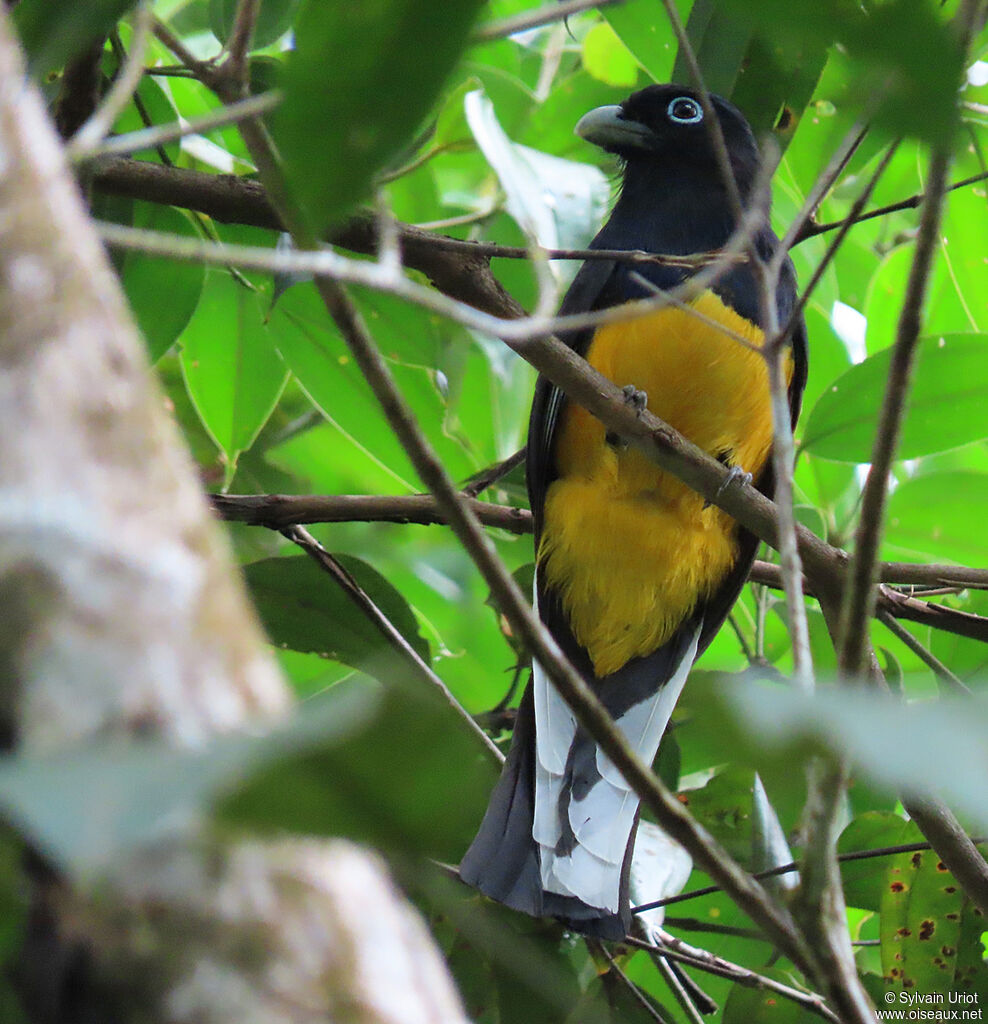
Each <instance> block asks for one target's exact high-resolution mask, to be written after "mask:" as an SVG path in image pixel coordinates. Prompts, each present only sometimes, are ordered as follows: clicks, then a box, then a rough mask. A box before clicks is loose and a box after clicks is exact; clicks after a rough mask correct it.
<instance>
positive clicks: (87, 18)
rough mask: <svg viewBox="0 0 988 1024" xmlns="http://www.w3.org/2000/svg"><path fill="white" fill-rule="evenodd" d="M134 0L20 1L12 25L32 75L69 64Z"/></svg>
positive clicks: (111, 27)
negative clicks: (15, 28) (25, 54)
mask: <svg viewBox="0 0 988 1024" xmlns="http://www.w3.org/2000/svg"><path fill="white" fill-rule="evenodd" d="M136 2H137V0H87V2H86V3H79V2H78V0H21V2H20V3H19V4H17V6H16V7H14V9H13V19H14V25H15V26H16V27H17V31H18V32H19V33H20V37H21V44H22V45H23V47H24V50H25V52H26V53H27V56H28V62H29V64H30V69H31V74H32V75H33V76H34V77H36V78H40V77H41V76H42V75H43V74H45V73H46V72H48V71H50V70H51V69H52V68H58V67H61V66H62V65H64V64H66V63H68V62H69V61H70V60H72V58H73V57H75V56H77V55H78V54H80V53H82V51H83V50H84V49H85V48H86V47H87V46H88V45H89V44H90V43H94V42H96V40H97V39H101V38H105V37H106V36H107V35H109V33H110V31H111V30H112V29H113V26H114V25H115V24H116V23H117V21H119V20H120V19H121V18H122V17H123V16H124V15H125V14H126V13H127V11H129V10H130V9H131V8H132V7H133V6H134V5H135V4H136Z"/></svg>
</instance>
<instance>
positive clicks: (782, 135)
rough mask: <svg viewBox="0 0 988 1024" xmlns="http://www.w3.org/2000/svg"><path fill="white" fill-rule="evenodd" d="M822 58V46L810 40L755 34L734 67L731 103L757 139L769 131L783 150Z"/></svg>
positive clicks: (824, 55) (815, 80)
mask: <svg viewBox="0 0 988 1024" xmlns="http://www.w3.org/2000/svg"><path fill="white" fill-rule="evenodd" d="M826 61H827V51H826V48H825V47H823V46H819V45H815V44H814V43H813V42H812V41H810V42H797V43H792V42H788V43H787V42H786V41H783V40H781V39H779V37H778V36H777V35H776V34H775V33H765V32H764V31H760V32H756V33H755V34H754V35H753V36H752V38H751V41H750V43H749V44H748V47H747V49H746V50H745V54H744V59H743V60H742V61H741V66H740V68H739V69H738V77H737V82H736V83H735V86H734V89H733V90H732V92H731V102H732V103H734V104H736V105H737V106H738V107H739V108H740V109H741V110H743V111H744V113H745V116H746V117H747V118H748V122H749V123H750V124H751V128H752V131H754V133H755V136H756V137H757V138H762V137H763V136H765V135H766V134H768V133H769V132H772V134H773V137H774V139H775V141H776V143H777V144H778V145H779V147H780V149H782V150H785V149H786V146H787V145H788V143H789V141H790V140H791V139H792V138H793V136H794V135H795V134H796V130H797V129H798V128H799V124H800V121H801V120H802V118H803V116H804V114H805V113H807V104H808V103H809V102H810V99H811V97H812V96H813V91H814V89H815V88H816V86H817V83H818V82H819V80H820V76H821V74H822V72H823V66H824V64H825V63H826ZM812 114H813V110H812V108H811V109H810V111H809V115H810V116H812Z"/></svg>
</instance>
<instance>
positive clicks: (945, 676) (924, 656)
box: [876, 608, 974, 697]
mask: <svg viewBox="0 0 988 1024" xmlns="http://www.w3.org/2000/svg"><path fill="white" fill-rule="evenodd" d="M876 616H877V618H878V621H879V622H880V623H881V624H882V625H883V626H884V627H885V628H886V629H887V630H888V631H889V632H890V633H891V634H892V635H893V636H895V637H897V638H898V639H899V640H901V641H902V642H903V643H904V644H905V645H906V646H907V647H908V648H909V650H911V651H912V652H913V654H915V655H916V656H917V657H918V658H919V659H920V660H921V661H922V662H923V663H924V664H926V665H927V666H928V667H929V668H930V669H932V671H933V674H934V675H935V676H936V677H937V679H939V680H940V682H941V683H942V684H943V687H944V689H945V690H946V691H948V692H951V693H954V694H957V695H959V696H963V697H973V696H974V694H973V693H971V691H970V690H969V689H968V688H967V687H966V686H965V685H964V684H963V683H962V682H961V681H960V679H958V678H957V676H955V675H954V673H953V672H951V671H950V669H949V668H947V666H946V665H944V663H943V662H942V661H940V659H939V658H937V657H936V656H935V655H934V654H933V652H932V651H930V650H928V649H927V648H926V647H924V646H923V644H921V643H920V642H919V641H918V640H917V639H916V637H914V636H913V635H912V633H910V632H909V630H908V629H906V627H905V626H902V625H900V624H899V623H898V622H896V620H895V616H893V615H892V614H891V612H888V611H886V610H885V609H884V608H878V609H877V611H876Z"/></svg>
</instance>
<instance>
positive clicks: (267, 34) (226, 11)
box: [209, 0, 299, 50]
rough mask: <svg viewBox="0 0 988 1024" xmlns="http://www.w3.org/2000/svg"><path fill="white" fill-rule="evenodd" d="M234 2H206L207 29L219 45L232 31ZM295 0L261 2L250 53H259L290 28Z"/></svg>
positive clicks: (235, 2)
mask: <svg viewBox="0 0 988 1024" xmlns="http://www.w3.org/2000/svg"><path fill="white" fill-rule="evenodd" d="M237 4H238V0H209V27H210V28H211V29H212V30H213V35H214V36H216V38H217V39H218V40H219V41H220V42H221V43H224V44H225V43H226V41H227V39H229V37H230V32H231V31H232V29H233V21H234V18H235V17H236V14H237ZM298 5H299V0H264V2H263V3H262V4H260V8H259V10H258V13H257V23H256V24H255V26H254V39H253V45H252V47H251V48H252V49H254V50H260V49H261V48H263V47H265V46H270V45H271V43H274V42H276V41H277V40H279V39H280V38H281V37H282V36H283V35H284V34H285V33H286V32H287V31H288V30H289V29H290V28H291V26H292V19H293V18H294V17H295V12H296V10H298Z"/></svg>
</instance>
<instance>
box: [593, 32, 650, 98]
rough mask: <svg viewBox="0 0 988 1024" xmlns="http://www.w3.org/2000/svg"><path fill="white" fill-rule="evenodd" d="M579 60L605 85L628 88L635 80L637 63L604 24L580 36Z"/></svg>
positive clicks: (614, 33) (616, 35) (636, 77)
mask: <svg viewBox="0 0 988 1024" xmlns="http://www.w3.org/2000/svg"><path fill="white" fill-rule="evenodd" d="M582 57H583V66H584V67H585V68H586V69H587V71H589V72H590V74H591V75H593V76H594V78H597V79H599V80H600V81H601V82H606V83H607V84H608V85H618V86H627V87H628V88H630V87H631V86H633V85H634V84H635V82H636V81H637V80H638V62H637V61H636V60H635V58H634V57H633V56H632V54H631V52H630V51H629V50H628V48H627V47H626V46H625V45H624V43H622V42H621V40H620V38H619V37H618V34H617V33H616V32H615V31H614V29H613V28H611V26H610V25H609V24H608V23H607V22H606V21H602V22H599V23H598V24H596V25H594V27H593V28H592V29H590V31H589V32H588V33H587V34H586V36H584V39H583V49H582Z"/></svg>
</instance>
